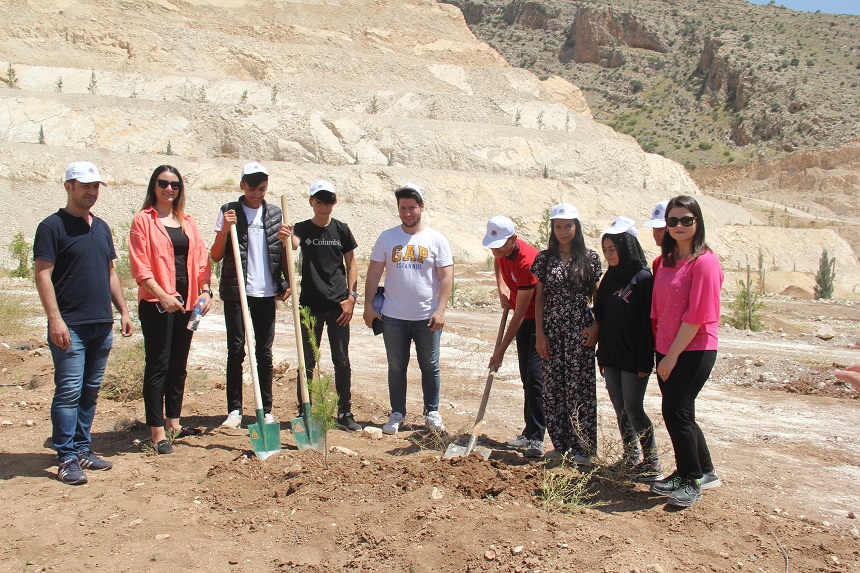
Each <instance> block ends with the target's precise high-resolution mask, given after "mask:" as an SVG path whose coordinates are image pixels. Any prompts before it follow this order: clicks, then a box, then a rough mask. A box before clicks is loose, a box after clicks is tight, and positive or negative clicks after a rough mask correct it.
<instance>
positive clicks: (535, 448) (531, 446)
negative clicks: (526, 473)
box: [523, 440, 544, 458]
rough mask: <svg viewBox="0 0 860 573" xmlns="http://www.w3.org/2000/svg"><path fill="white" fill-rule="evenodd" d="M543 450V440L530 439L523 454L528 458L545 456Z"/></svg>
mask: <svg viewBox="0 0 860 573" xmlns="http://www.w3.org/2000/svg"><path fill="white" fill-rule="evenodd" d="M543 452H544V449H543V440H528V441H527V442H526V451H524V452H523V456H525V457H527V458H540V457H542V456H543Z"/></svg>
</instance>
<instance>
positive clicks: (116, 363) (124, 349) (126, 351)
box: [100, 336, 146, 402]
mask: <svg viewBox="0 0 860 573" xmlns="http://www.w3.org/2000/svg"><path fill="white" fill-rule="evenodd" d="M145 354H146V353H145V351H144V346H143V337H142V336H140V337H138V336H135V337H134V338H123V337H121V336H114V340H113V348H112V349H111V352H110V357H109V358H108V361H107V367H106V368H105V376H104V381H103V382H102V389H101V393H100V395H101V396H103V397H105V398H108V399H111V400H118V401H121V402H127V401H129V400H138V399H140V398H142V397H143V370H144V356H145Z"/></svg>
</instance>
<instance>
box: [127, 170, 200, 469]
mask: <svg viewBox="0 0 860 573" xmlns="http://www.w3.org/2000/svg"><path fill="white" fill-rule="evenodd" d="M184 206H185V185H184V184H183V182H182V176H181V175H180V174H179V171H178V170H177V169H176V168H175V167H171V166H170V165H160V166H159V167H157V168H156V169H155V171H153V173H152V177H150V179H149V186H148V187H147V189H146V199H145V200H144V202H143V208H142V209H141V211H140V212H139V213H138V214H137V215H135V217H134V221H132V224H131V232H130V233H129V241H128V251H129V261H130V263H131V273H132V276H134V280H135V281H137V284H138V285H139V287H140V288H139V289H138V295H137V299H138V316H139V318H140V326H141V329H142V330H143V339H144V349H145V352H146V368H145V370H144V375H143V401H144V405H145V409H146V425H147V426H149V430H150V433H151V435H152V443H153V444H154V446H155V449H156V451H157V452H158V453H159V454H170V453H173V447H172V446H171V443H170V441H168V440H167V436H166V432H168V431H169V432H172V433H173V436H174V438H184V437H186V436H194V435H198V434H200V430H198V429H195V428H187V427H183V426H182V425H180V423H179V415H180V412H181V410H182V398H183V394H184V392H185V378H186V365H187V363H188V351H189V349H190V348H191V337H192V335H193V334H194V333H193V332H192V331H190V330H188V320H189V318H190V317H191V311H192V310H193V308H194V305H195V304H196V302H197V300H198V299H201V298H202V299H203V301H204V305H203V313H204V314H205V313H206V312H207V311H208V310H209V306H210V305H211V303H212V290H211V289H210V288H209V274H210V269H209V252H208V250H207V248H206V245H205V244H204V243H203V239H202V238H201V237H200V232H199V231H198V230H197V223H196V222H195V221H194V218H193V217H191V216H190V215H187V214H186V213H185V212H184Z"/></svg>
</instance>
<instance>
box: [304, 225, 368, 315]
mask: <svg viewBox="0 0 860 573" xmlns="http://www.w3.org/2000/svg"><path fill="white" fill-rule="evenodd" d="M294 232H295V234H296V236H298V237H299V239H300V241H299V245H300V246H301V249H302V292H301V296H300V297H299V303H300V304H302V305H303V306H307V307H310V308H312V309H314V310H336V309H338V308H340V303H341V301H344V300H346V297H347V296H348V291H347V284H346V267H345V266H344V264H343V255H344V254H345V253H348V252H350V251H352V250H354V249H355V247H357V246H358V244H357V243H356V242H355V237H353V236H352V231H350V230H349V227H348V226H347V224H346V223H343V222H341V221H338V220H337V219H332V220H331V223H329V225H328V226H327V227H318V226H317V225H315V224H314V222H313V221H312V220H311V219H308V220H307V221H302V222H301V223H296V225H295V227H294Z"/></svg>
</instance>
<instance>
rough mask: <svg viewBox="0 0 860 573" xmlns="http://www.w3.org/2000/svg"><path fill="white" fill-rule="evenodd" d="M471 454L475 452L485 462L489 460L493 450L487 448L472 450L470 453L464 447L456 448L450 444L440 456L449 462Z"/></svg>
mask: <svg viewBox="0 0 860 573" xmlns="http://www.w3.org/2000/svg"><path fill="white" fill-rule="evenodd" d="M471 452H475V453H476V454H478V455H480V456H481V457H482V458H484V459H485V460H488V459H490V454H492V453H493V450H490V449H488V448H473V449H472V450H471V451H470V450H469V448H468V447H466V446H458V445H457V444H451V445H449V446H448V448H447V449H446V450H445V453H444V454H442V457H443V458H445V459H446V460H450V459H453V458H464V457H466V456H468V455H469V454H470V453H471Z"/></svg>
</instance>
